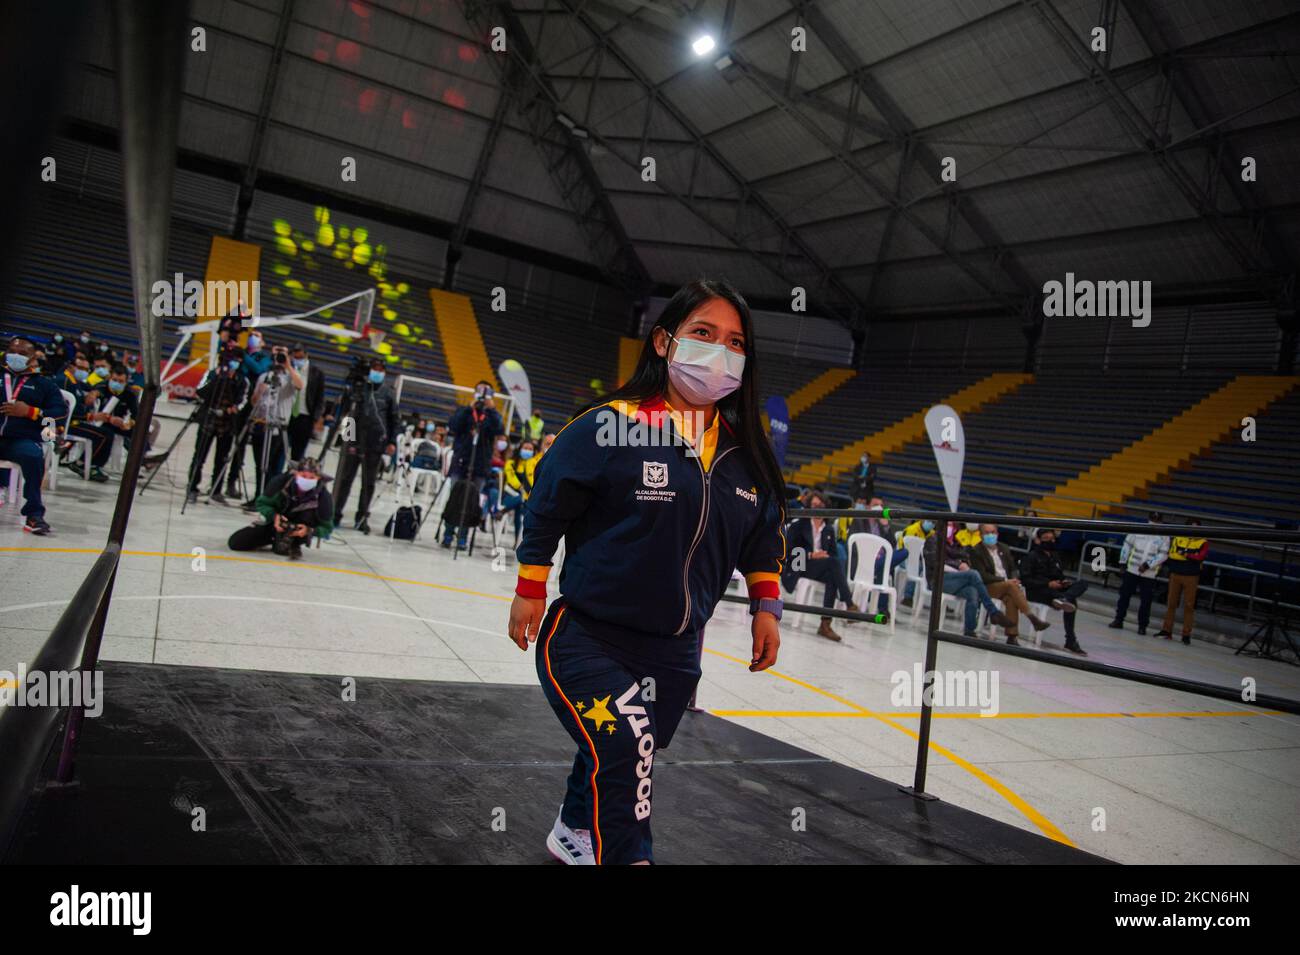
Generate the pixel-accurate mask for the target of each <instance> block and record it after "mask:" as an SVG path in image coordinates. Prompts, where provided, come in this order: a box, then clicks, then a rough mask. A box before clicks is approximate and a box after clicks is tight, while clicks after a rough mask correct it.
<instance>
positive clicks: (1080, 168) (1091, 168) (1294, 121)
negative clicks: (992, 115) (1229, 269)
mask: <svg viewBox="0 0 1300 955" xmlns="http://www.w3.org/2000/svg"><path fill="white" fill-rule="evenodd" d="M1293 126H1300V116H1293V117H1289V118H1286V119H1277V120H1270V121H1269V122H1267V123H1259V124H1257V125H1255V126H1242V127H1239V128H1237V129H1232V130H1227V131H1225V132H1224V134H1223V139H1224V140H1225V141H1229V142H1230V141H1231V140H1232V139H1234V138H1236V137H1238V136H1245V135H1249V134H1251V133H1261V132H1266V131H1280V130H1283V129H1288V128H1289V127H1293ZM1207 141H1208V140H1207V138H1202V137H1192V138H1189V139H1185V140H1183V141H1181V142H1176V143H1173V144H1171V145H1170V146H1169V147H1168V148H1169V150H1170V151H1171V152H1181V151H1187V150H1192V149H1196V148H1199V147H1203V146H1204V145H1205V144H1206V142H1207ZM1145 155H1146V151H1145V150H1141V149H1126V150H1125V151H1124V152H1121V153H1115V154H1113V155H1109V156H1102V157H1101V158H1099V159H1093V160H1089V161H1088V162H1081V163H1075V164H1074V165H1072V166H1054V167H1052V168H1051V169H1042V170H1039V171H1038V172H1031V173H1025V174H1024V175H1021V176H1016V177H1014V178H1011V179H994V180H990V181H988V182H982V183H980V184H978V185H975V186H967V187H966V189H965V193H966V195H968V196H976V195H979V194H980V193H985V192H989V191H991V190H996V189H1007V188H1011V187H1015V186H1019V185H1021V184H1023V183H1030V182H1041V181H1043V180H1051V179H1060V178H1069V177H1071V176H1077V175H1079V174H1080V173H1096V172H1102V173H1104V172H1105V171H1106V170H1105V169H1104V168H1103V167H1107V166H1111V165H1118V164H1119V163H1122V162H1131V161H1132V160H1133V159H1134V158H1137V157H1144V156H1145ZM938 197H939V194H936V195H934V196H931V197H929V199H930V200H935V199H937V198H938ZM702 198H704V199H708V198H710V197H709V196H703V197H702ZM914 201H915V200H914ZM923 201H924V200H923ZM889 208H890V207H889V206H888V205H880V206H874V207H872V208H870V209H858V210H856V211H850V212H842V213H838V214H836V215H833V216H826V217H825V218H822V219H809V220H808V221H806V222H800V223H799V228H801V229H811V228H815V227H818V226H827V225H836V224H838V223H842V222H848V221H850V220H852V219H856V218H859V217H860V216H864V215H874V214H876V213H881V212H885V211H887V210H888V209H889ZM1224 215H1227V216H1229V217H1230V218H1231V217H1232V214H1231V213H1224Z"/></svg>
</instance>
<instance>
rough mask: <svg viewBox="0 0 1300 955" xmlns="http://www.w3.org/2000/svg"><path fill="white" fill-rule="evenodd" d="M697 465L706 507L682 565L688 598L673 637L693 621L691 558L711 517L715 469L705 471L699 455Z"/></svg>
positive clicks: (701, 512)
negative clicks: (710, 509) (711, 487)
mask: <svg viewBox="0 0 1300 955" xmlns="http://www.w3.org/2000/svg"><path fill="white" fill-rule="evenodd" d="M734 450H735V448H727V449H726V450H725V451H723V452H722V453H721V454H719V455H718V456H717V457H716V458H714V459H713V468H716V467H717V466H718V462H719V461H721V460H722V459H723V458H724V457H726V456H727V455H728V454H730V453H731V452H732V451H734ZM695 463H696V464H697V465H699V468H700V478H701V479H702V480H703V482H704V506H703V507H701V508H700V523H699V526H697V527H696V528H695V538H694V540H692V541H691V549H690V550H688V551H687V552H686V562H685V564H683V565H682V594H683V595H684V596H685V597H686V610H685V612H684V613H683V614H682V623H681V626H679V627H678V628H677V630H676V632H674V633H673V636H675V637H676V636H680V635H681V633H682V631H683V630H685V629H686V625H687V624H688V623H690V621H691V587H690V583H689V580H688V578H689V576H690V573H691V558H692V557H694V556H695V548H697V547H698V546H699V545H700V541H701V540H703V539H704V527H705V524H706V523H707V521H708V516H709V487H710V483H711V481H712V479H713V468H710V469H709V470H707V471H706V470H704V465H703V463H701V461H700V458H699V455H698V454H697V455H696V456H695Z"/></svg>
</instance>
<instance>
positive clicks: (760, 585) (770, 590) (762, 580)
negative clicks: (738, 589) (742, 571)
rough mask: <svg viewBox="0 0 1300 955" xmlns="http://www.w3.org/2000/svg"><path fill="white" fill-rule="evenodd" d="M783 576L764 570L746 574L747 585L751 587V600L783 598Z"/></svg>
mask: <svg viewBox="0 0 1300 955" xmlns="http://www.w3.org/2000/svg"><path fill="white" fill-rule="evenodd" d="M780 581H781V576H780V574H772V573H767V572H763V571H755V572H754V573H752V574H746V575H745V586H746V587H748V588H749V599H750V600H779V599H781V583H780Z"/></svg>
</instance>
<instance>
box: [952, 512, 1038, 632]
mask: <svg viewBox="0 0 1300 955" xmlns="http://www.w3.org/2000/svg"><path fill="white" fill-rule="evenodd" d="M979 532H980V540H979V543H978V544H976V545H975V546H973V547H970V548H968V550H967V553H969V554H970V565H971V568H972V569H973V570H975V571H977V572H978V573H979V575H980V579H981V580H983V581H984V586H985V587H986V588H987V589H988V592H989V596H990V597H992V598H993V599H994V600H1001V601H1002V606H1004V607H1005V608H1006V615H1007V619H1008V620H1010V621H1011V622H1010V623H1009V624H1007V627H1006V633H1007V643H1011V644H1014V643H1015V642H1016V637H1017V636H1019V634H1020V629H1019V627H1020V615H1021V614H1022V613H1023V614H1024V615H1025V616H1026V617H1028V618H1029V622H1030V623H1031V624H1033V626H1034V629H1035V630H1038V631H1043V630H1046V629H1047V628H1048V627H1049V626H1051V624H1049V623H1047V622H1046V621H1045V620H1039V619H1038V618H1037V617H1035V616H1034V615H1033V614H1032V613H1030V612H1029V601H1028V600H1027V599H1026V598H1025V588H1024V586H1023V585H1022V584H1021V583H1020V569H1019V567H1018V566H1017V564H1016V559H1015V558H1014V557H1012V556H1011V550H1010V548H1008V547H1007V545H1006V544H1000V543H998V528H997V525H996V524H981V525H980V526H979Z"/></svg>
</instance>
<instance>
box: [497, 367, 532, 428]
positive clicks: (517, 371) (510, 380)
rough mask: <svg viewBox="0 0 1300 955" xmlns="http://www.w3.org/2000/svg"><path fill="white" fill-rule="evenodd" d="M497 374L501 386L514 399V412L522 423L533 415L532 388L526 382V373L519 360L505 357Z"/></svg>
mask: <svg viewBox="0 0 1300 955" xmlns="http://www.w3.org/2000/svg"><path fill="white" fill-rule="evenodd" d="M497 375H498V376H499V377H500V379H501V387H502V388H504V389H505V390H506V393H507V394H509V395H510V397H512V398H514V399H515V412H516V413H517V414H518V415H519V423H520V424H521V425H522V424H523V423H524V422H525V421H527V420H528V419H529V418H531V417H532V415H533V389H532V386H530V385H529V384H528V373H527V372H526V371H524V366H523V365H521V364H519V362H517V361H515V360H514V359H513V358H507V359H506V360H505V361H503V362H502V363H501V367H500V368H498V369H497Z"/></svg>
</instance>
